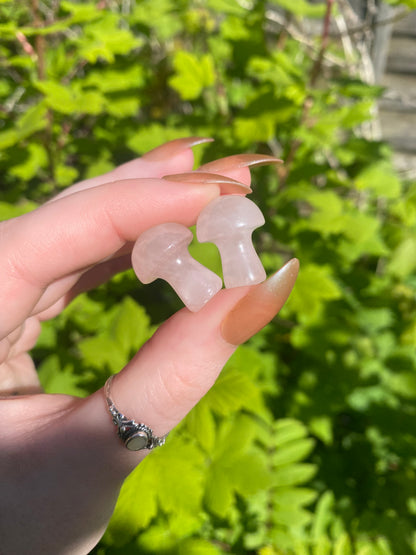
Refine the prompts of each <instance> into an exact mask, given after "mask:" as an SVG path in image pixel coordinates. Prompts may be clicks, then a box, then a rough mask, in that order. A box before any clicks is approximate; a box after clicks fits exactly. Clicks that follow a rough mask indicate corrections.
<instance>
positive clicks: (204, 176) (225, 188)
mask: <svg viewBox="0 0 416 555" xmlns="http://www.w3.org/2000/svg"><path fill="white" fill-rule="evenodd" d="M163 179H166V180H167V181H179V182H181V183H195V184H207V185H208V184H209V185H219V187H220V191H221V194H223V195H225V194H227V195H229V194H233V193H234V194H240V195H247V194H248V193H251V192H252V189H251V188H250V186H249V185H246V184H245V183H242V182H241V181H237V180H235V179H232V178H231V177H226V176H225V175H220V174H218V173H208V172H200V171H194V172H186V173H176V174H173V175H165V176H164V177H163Z"/></svg>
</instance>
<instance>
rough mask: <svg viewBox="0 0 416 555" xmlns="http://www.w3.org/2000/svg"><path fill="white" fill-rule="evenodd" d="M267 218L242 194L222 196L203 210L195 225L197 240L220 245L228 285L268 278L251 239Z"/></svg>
mask: <svg viewBox="0 0 416 555" xmlns="http://www.w3.org/2000/svg"><path fill="white" fill-rule="evenodd" d="M264 222H265V220H264V216H263V214H262V213H261V211H260V209H259V208H258V207H257V206H256V205H255V204H254V202H252V201H251V200H249V199H247V198H245V197H242V196H239V195H238V196H237V195H226V196H221V197H219V198H217V199H215V200H213V201H212V202H210V203H209V204H208V205H207V206H206V207H205V208H204V209H203V210H202V212H201V213H200V215H199V217H198V221H197V226H196V234H197V237H198V241H200V242H201V243H206V242H211V243H214V244H215V245H216V246H217V247H218V250H219V251H220V255H221V261H222V269H223V275H224V283H225V286H226V287H227V288H232V287H240V286H242V285H253V284H255V283H260V282H262V281H264V280H265V279H266V272H265V271H264V268H263V266H262V263H261V261H260V259H259V257H258V255H257V253H256V251H255V250H254V247H253V243H252V240H251V234H252V232H253V230H254V229H256V228H257V227H260V226H262V225H263V224H264Z"/></svg>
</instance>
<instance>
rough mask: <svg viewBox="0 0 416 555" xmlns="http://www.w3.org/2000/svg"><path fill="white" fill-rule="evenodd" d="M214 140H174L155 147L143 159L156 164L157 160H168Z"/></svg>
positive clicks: (192, 138) (193, 138)
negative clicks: (188, 149)
mask: <svg viewBox="0 0 416 555" xmlns="http://www.w3.org/2000/svg"><path fill="white" fill-rule="evenodd" d="M213 140H214V139H211V138H209V137H184V138H182V139H174V140H173V141H169V142H168V143H164V144H163V145H160V146H157V147H156V148H154V149H153V150H150V151H149V152H146V154H144V155H143V158H145V159H146V160H150V161H151V162H156V161H158V160H164V159H165V158H170V157H171V156H175V154H177V153H179V152H181V151H182V150H185V149H187V148H191V147H192V146H196V145H201V144H203V143H212V141H213Z"/></svg>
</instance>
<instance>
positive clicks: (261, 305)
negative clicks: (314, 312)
mask: <svg viewBox="0 0 416 555" xmlns="http://www.w3.org/2000/svg"><path fill="white" fill-rule="evenodd" d="M298 272H299V260H298V259H297V258H292V260H290V261H289V262H288V263H287V264H285V266H283V268H281V269H280V270H279V271H278V272H276V273H275V274H273V275H272V276H271V277H269V278H268V279H267V280H266V281H264V282H263V283H260V284H259V285H255V286H253V287H252V288H251V289H250V291H249V292H248V294H247V295H246V296H245V297H243V298H242V299H241V300H240V301H239V302H238V303H237V304H236V305H235V306H234V308H233V309H232V310H231V311H230V312H229V313H228V314H227V316H226V317H225V318H224V320H223V322H222V324H221V335H222V337H223V338H224V339H225V341H227V342H228V343H231V344H232V345H240V344H241V343H244V341H247V339H250V337H252V336H253V335H254V334H255V333H257V332H258V331H260V330H261V329H262V328H264V326H265V325H266V324H268V323H269V322H270V320H272V319H273V318H274V317H275V316H276V314H277V313H278V312H279V310H280V309H281V308H282V306H283V305H284V304H285V302H286V301H287V299H288V297H289V295H290V293H291V291H292V289H293V286H294V285H295V281H296V278H297V275H298Z"/></svg>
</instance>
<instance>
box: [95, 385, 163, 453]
mask: <svg viewBox="0 0 416 555" xmlns="http://www.w3.org/2000/svg"><path fill="white" fill-rule="evenodd" d="M113 378H114V375H113V376H110V377H109V378H108V380H107V381H106V382H105V386H104V394H105V399H106V401H107V405H108V410H109V411H110V414H111V416H112V419H113V424H114V425H115V426H117V434H118V436H119V438H120V439H121V441H122V442H123V443H124V446H125V447H126V448H127V449H129V450H130V451H140V450H141V449H153V448H154V447H160V446H161V445H164V443H165V441H166V437H167V435H168V434H166V435H164V436H162V437H157V436H154V435H153V431H152V429H151V428H149V426H146V424H137V422H135V421H134V420H130V419H129V418H127V417H126V416H124V414H122V413H121V412H120V411H119V410H117V409H116V407H115V405H114V402H113V400H112V399H111V395H110V386H111V382H112V380H113Z"/></svg>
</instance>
